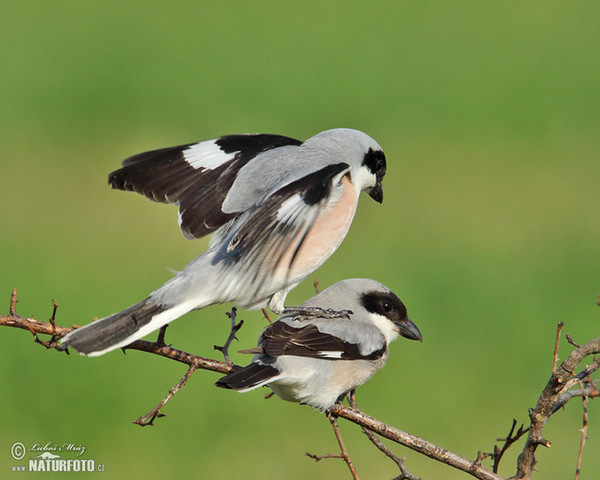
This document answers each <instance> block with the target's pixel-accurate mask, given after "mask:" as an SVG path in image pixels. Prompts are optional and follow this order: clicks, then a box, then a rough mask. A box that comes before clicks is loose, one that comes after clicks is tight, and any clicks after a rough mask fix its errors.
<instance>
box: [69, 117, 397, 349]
mask: <svg viewBox="0 0 600 480" xmlns="http://www.w3.org/2000/svg"><path fill="white" fill-rule="evenodd" d="M385 172H386V161H385V155H384V153H383V151H382V149H381V147H380V146H379V145H378V144H377V142H375V141H374V140H373V139H372V138H371V137H369V136H368V135H366V134H365V133H362V132H360V131H358V130H352V129H343V128H339V129H333V130H327V131H324V132H321V133H319V134H317V135H315V136H313V137H311V138H309V139H308V140H306V141H305V142H300V141H298V140H295V139H293V138H289V137H283V136H279V135H265V134H256V135H230V136H225V137H221V138H218V139H216V140H208V141H204V142H200V143H194V144H189V145H182V146H178V147H171V148H164V149H160V150H154V151H150V152H146V153H141V154H139V155H135V156H133V157H131V158H129V159H127V160H125V161H124V162H123V167H122V168H121V169H119V170H117V171H115V172H113V173H111V174H110V176H109V183H110V184H111V185H112V186H113V188H117V189H120V190H129V191H135V192H138V193H141V194H142V195H144V196H146V197H147V198H149V199H151V200H154V201H157V202H165V203H174V204H176V205H178V206H179V225H180V227H181V230H182V232H183V234H184V235H185V236H186V237H187V238H200V237H203V236H205V235H207V234H209V233H212V237H211V241H210V244H209V249H208V250H207V251H206V252H205V253H204V254H202V255H200V256H199V257H197V258H196V259H195V260H193V261H192V262H191V263H189V264H188V265H187V266H186V267H185V269H184V270H183V271H181V272H179V273H178V274H176V275H175V276H174V277H173V278H171V279H170V280H169V281H167V282H166V283H165V284H164V285H163V286H162V287H160V288H158V289H157V290H155V291H154V292H152V293H151V294H150V296H149V297H148V298H146V299H144V300H142V301H141V302H139V303H137V304H135V305H133V306H131V307H129V308H127V309H125V310H123V311H121V312H118V313H115V314H113V315H111V316H109V317H106V318H103V319H101V320H98V321H96V322H93V323H91V324H89V325H86V326H85V327H82V328H78V329H76V330H74V331H73V332H71V333H70V334H68V335H67V336H66V337H64V338H63V340H62V344H63V345H69V346H72V347H73V348H75V349H76V350H77V351H79V353H82V354H85V355H91V356H96V355H102V354H104V353H106V352H109V351H111V350H114V349H116V348H119V347H122V346H125V345H127V344H129V343H131V342H133V341H135V340H137V339H139V338H141V337H143V336H145V335H147V334H148V333H150V332H152V331H154V330H157V329H158V328H160V327H161V326H163V325H165V324H167V323H169V322H171V321H173V320H175V319H176V318H179V317H180V316H182V315H184V314H185V313H187V312H189V311H191V310H197V309H200V308H203V307H205V306H208V305H212V304H215V303H225V302H234V303H235V304H236V305H237V306H239V307H243V308H248V309H255V308H264V307H266V306H267V305H268V306H269V307H270V308H271V309H272V310H273V311H274V312H276V313H282V312H284V310H285V307H284V301H285V298H286V296H287V294H288V292H289V291H290V290H291V289H293V288H294V287H295V286H296V285H298V284H299V283H300V282H301V281H302V280H304V279H305V278H306V277H307V276H308V275H310V274H311V273H312V272H314V271H315V270H316V269H317V268H318V267H319V266H321V265H322V264H323V262H324V261H325V260H327V258H329V257H330V256H331V255H332V254H333V252H334V251H335V250H336V249H337V248H338V246H339V245H340V243H341V242H342V240H343V239H344V237H345V236H346V234H347V232H348V229H349V228H350V224H351V223H352V219H353V218H354V213H355V211H356V207H357V204H358V198H359V194H360V192H361V191H365V192H367V193H368V194H369V195H370V196H371V197H372V198H373V199H374V200H376V201H377V202H380V203H381V201H382V200H383V191H382V187H381V181H382V179H383V176H384V175H385Z"/></svg>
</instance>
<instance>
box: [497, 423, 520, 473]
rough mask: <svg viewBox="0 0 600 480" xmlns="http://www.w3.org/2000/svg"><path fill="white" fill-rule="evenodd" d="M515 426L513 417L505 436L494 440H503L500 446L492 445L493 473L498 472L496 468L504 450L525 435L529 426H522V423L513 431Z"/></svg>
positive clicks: (498, 466)
mask: <svg viewBox="0 0 600 480" xmlns="http://www.w3.org/2000/svg"><path fill="white" fill-rule="evenodd" d="M516 426H517V420H516V419H514V418H513V421H512V425H511V427H510V431H509V432H508V435H507V436H506V438H497V439H496V440H497V441H499V442H504V444H503V445H502V448H498V446H497V445H494V453H492V455H491V456H492V458H493V460H494V465H493V467H492V471H493V472H494V473H498V469H499V468H500V460H502V457H503V455H504V454H505V453H506V451H507V450H508V449H509V448H510V447H511V445H513V444H514V443H515V442H516V441H517V440H519V438H521V437H522V436H523V435H525V434H526V433H527V432H528V431H529V427H527V428H523V424H521V426H520V427H519V428H518V429H517V431H516V433H515V427H516Z"/></svg>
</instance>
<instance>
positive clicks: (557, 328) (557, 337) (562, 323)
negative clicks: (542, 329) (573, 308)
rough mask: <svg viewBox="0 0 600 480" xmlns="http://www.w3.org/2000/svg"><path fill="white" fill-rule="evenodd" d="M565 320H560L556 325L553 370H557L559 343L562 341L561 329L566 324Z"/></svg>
mask: <svg viewBox="0 0 600 480" xmlns="http://www.w3.org/2000/svg"><path fill="white" fill-rule="evenodd" d="M564 324H565V322H558V324H557V325H556V341H555V342H554V361H553V362H552V371H554V370H556V364H557V363H558V343H559V342H560V331H561V330H562V327H563V326H564Z"/></svg>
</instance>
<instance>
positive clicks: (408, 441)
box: [331, 403, 504, 480]
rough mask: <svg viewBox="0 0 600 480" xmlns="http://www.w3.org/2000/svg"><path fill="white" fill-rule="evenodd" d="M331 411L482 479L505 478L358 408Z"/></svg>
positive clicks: (494, 479)
mask: <svg viewBox="0 0 600 480" xmlns="http://www.w3.org/2000/svg"><path fill="white" fill-rule="evenodd" d="M331 413H332V414H333V415H335V416H337V417H343V418H345V419H346V420H349V421H351V422H353V423H356V424H357V425H360V426H361V427H366V428H368V429H369V430H371V431H372V432H375V433H376V434H378V435H380V436H382V437H384V438H387V439H388V440H391V441H393V442H396V443H399V444H401V445H404V446H405V447H408V448H410V449H411V450H415V451H416V452H419V453H421V454H423V455H426V456H427V457H429V458H433V459H434V460H437V461H438V462H442V463H445V464H446V465H450V466H451V467H454V468H456V469H458V470H462V471H463V472H466V473H468V474H470V475H472V476H473V477H475V478H479V479H480V480H504V479H503V478H502V477H500V476H498V475H497V474H495V473H493V472H491V471H489V470H488V469H486V468H485V467H483V466H482V465H481V464H479V463H477V462H476V461H472V460H468V459H466V458H464V457H461V456H460V455H457V454H455V453H452V452H450V451H448V450H446V449H444V448H441V447H438V446H437V445H434V444H433V443H431V442H428V441H427V440H423V439H422V438H419V437H417V436H415V435H411V434H410V433H407V432H404V431H402V430H400V429H398V428H395V427H392V426H390V425H388V424H386V423H384V422H382V421H381V420H377V419H376V418H373V417H371V416H369V415H367V414H366V413H364V412H361V411H360V410H358V409H355V408H352V407H347V406H345V405H342V404H340V403H336V404H335V405H334V406H333V408H332V409H331Z"/></svg>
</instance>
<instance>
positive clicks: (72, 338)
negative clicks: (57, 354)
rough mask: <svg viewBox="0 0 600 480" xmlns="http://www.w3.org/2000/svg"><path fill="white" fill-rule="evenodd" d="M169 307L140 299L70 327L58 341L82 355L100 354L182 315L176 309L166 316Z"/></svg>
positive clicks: (127, 342)
mask: <svg viewBox="0 0 600 480" xmlns="http://www.w3.org/2000/svg"><path fill="white" fill-rule="evenodd" d="M172 310H174V309H173V308H169V307H163V306H161V305H159V304H157V303H155V302H152V301H151V300H150V299H146V300H142V301H141V302H139V303H136V304H135V305H133V306H131V307H129V308H126V309H125V310H123V311H121V312H118V313H114V314H112V315H111V316H109V317H106V318H103V319H101V320H97V321H95V322H93V323H90V324H89V325H86V326H85V327H81V328H78V329H76V330H73V331H72V332H70V333H69V334H68V335H66V336H65V337H64V338H63V339H62V342H61V343H62V344H63V345H68V346H70V347H73V348H74V349H75V350H77V351H78V352H79V353H81V354H83V355H89V356H92V357H95V356H98V355H102V354H104V353H106V352H110V351H111V350H114V349H116V348H119V347H124V346H125V345H128V344H130V343H131V342H133V341H135V340H137V339H139V338H141V337H143V336H145V335H147V334H148V333H150V332H152V331H153V330H156V329H158V328H160V327H161V326H163V325H165V324H167V323H169V321H171V320H172V319H173V318H177V317H178V316H179V315H181V313H179V312H177V313H179V315H173V314H171V315H169V312H171V311H172ZM173 313H175V312H173Z"/></svg>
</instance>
